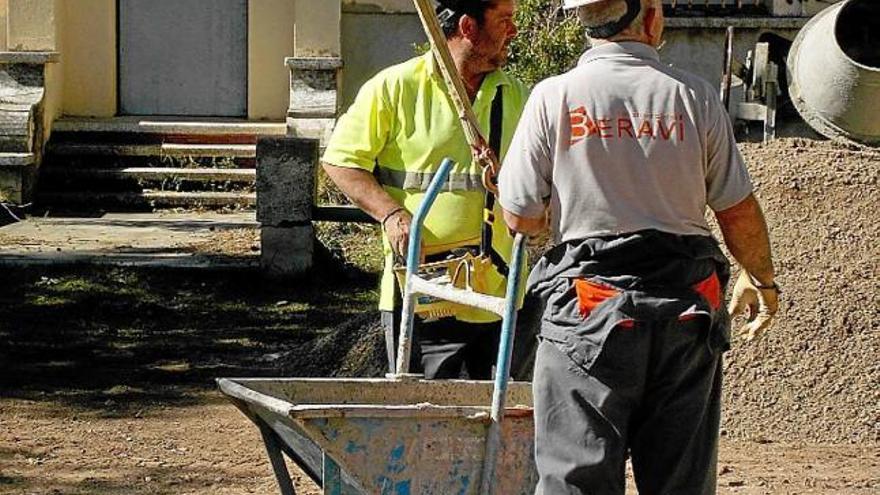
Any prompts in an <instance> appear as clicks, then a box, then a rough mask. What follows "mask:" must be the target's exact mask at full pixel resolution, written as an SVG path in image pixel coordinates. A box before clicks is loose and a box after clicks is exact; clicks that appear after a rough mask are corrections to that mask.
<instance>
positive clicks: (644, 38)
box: [499, 0, 778, 495]
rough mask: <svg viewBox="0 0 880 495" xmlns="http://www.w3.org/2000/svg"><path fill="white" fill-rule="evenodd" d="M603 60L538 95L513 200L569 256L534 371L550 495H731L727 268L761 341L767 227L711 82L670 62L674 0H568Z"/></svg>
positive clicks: (544, 311) (535, 282)
mask: <svg viewBox="0 0 880 495" xmlns="http://www.w3.org/2000/svg"><path fill="white" fill-rule="evenodd" d="M566 6H568V7H572V8H574V7H576V8H577V9H578V17H579V18H580V19H581V21H582V22H583V23H584V25H585V26H586V30H587V34H588V35H589V37H590V38H591V39H592V43H591V45H592V46H593V48H591V49H590V50H588V51H587V52H586V53H585V54H584V55H583V57H582V58H581V60H580V62H579V63H578V65H577V67H576V68H574V69H573V70H571V71H570V72H568V73H566V74H563V75H561V76H557V77H553V78H550V79H548V80H546V81H543V82H541V83H540V84H539V85H538V86H537V87H535V89H534V91H533V92H532V95H531V97H530V98H529V101H528V103H527V104H526V108H525V110H524V113H523V116H522V119H521V120H520V124H519V126H518V128H517V131H516V133H515V135H514V138H513V142H512V143H511V146H510V150H511V152H510V153H508V155H507V157H506V158H505V160H504V165H503V167H502V169H501V174H500V177H499V189H500V195H499V201H500V204H501V206H502V207H503V208H504V210H505V219H506V220H507V223H508V225H510V226H511V228H513V229H514V230H516V231H519V232H524V233H527V234H537V233H539V232H541V231H542V230H543V229H544V228H545V227H546V224H547V211H548V210H549V223H550V229H551V231H552V234H553V235H554V237H555V240H556V242H557V245H556V246H555V247H554V248H553V249H551V250H550V251H549V252H547V253H546V254H545V255H544V256H543V257H542V259H541V260H540V261H539V262H538V263H537V265H536V266H535V268H534V270H533V271H532V274H531V276H530V278H529V289H528V290H529V292H530V295H532V296H533V297H537V298H539V300H540V301H542V303H543V307H542V308H541V310H540V311H541V318H540V319H539V321H540V326H541V328H540V340H541V343H540V345H539V348H538V353H537V358H536V364H535V370H534V380H533V386H534V396H535V430H536V431H535V435H536V460H537V466H538V472H539V474H540V481H539V483H538V489H537V493H539V494H553V495H556V494H586V493H589V494H591V495H593V494H622V493H624V486H625V477H624V472H625V469H624V466H625V460H626V458H627V456H628V455H629V456H631V458H632V465H633V471H634V474H635V481H636V484H637V486H638V488H639V492H640V493H642V494H675V495H689V494H700V495H702V494H711V493H715V483H716V470H715V466H716V463H717V443H718V429H719V418H720V387H721V354H722V353H723V352H724V351H725V350H727V348H728V347H729V335H730V331H729V325H730V318H729V316H728V311H725V310H724V308H723V300H724V287H725V286H726V283H727V279H728V277H729V266H728V261H727V259H726V258H725V257H724V255H723V254H722V252H721V251H720V249H719V247H718V244H717V242H716V241H715V240H714V239H713V238H712V235H711V231H710V229H709V226H708V225H707V223H706V220H705V217H704V213H705V211H706V207H707V206H708V207H709V208H711V209H712V210H713V211H714V214H715V217H716V218H717V220H718V223H719V225H720V227H721V231H722V234H723V236H724V241H725V243H726V244H727V247H728V248H729V250H730V252H731V254H732V255H733V256H734V257H735V258H736V260H737V261H738V262H739V264H740V266H741V268H742V270H741V272H740V276H739V278H738V280H737V282H736V284H735V287H734V291H733V294H732V301H731V305H730V312H731V313H734V314H735V313H739V312H742V311H744V310H745V309H748V313H749V322H748V323H747V324H746V325H745V326H744V328H743V331H744V334H745V338H746V340H752V339H754V338H756V337H757V336H758V335H759V334H760V333H761V332H762V331H763V330H764V329H766V328H767V326H768V324H769V323H770V320H771V318H772V317H773V315H774V314H775V312H776V308H777V298H778V288H777V286H776V284H775V282H774V270H773V262H772V259H771V253H770V242H769V238H768V233H767V227H766V224H765V222H764V218H763V214H762V212H761V208H760V206H759V205H758V203H757V201H756V200H755V197H754V196H753V195H752V184H751V181H750V179H749V176H748V172H747V170H746V167H745V165H744V163H743V159H742V157H741V155H740V153H739V151H738V150H737V147H736V143H735V141H734V137H733V132H732V128H731V125H730V121H729V118H728V116H727V114H726V112H725V109H724V108H723V107H722V105H721V103H720V102H719V98H718V96H717V95H716V93H715V90H714V89H713V88H712V87H711V86H710V85H709V84H708V83H706V82H705V81H703V80H702V79H700V78H698V77H696V76H694V75H691V74H689V73H687V72H684V71H681V70H677V69H673V68H670V67H667V66H665V65H663V64H662V63H660V61H659V57H658V53H657V49H656V47H657V46H658V45H659V43H660V38H661V35H662V33H663V14H662V5H661V3H660V0H641V1H640V0H568V1H566Z"/></svg>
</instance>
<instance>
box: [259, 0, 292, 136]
mask: <svg viewBox="0 0 880 495" xmlns="http://www.w3.org/2000/svg"><path fill="white" fill-rule="evenodd" d="M294 15H295V3H294V0H251V1H250V2H248V118H249V119H251V120H284V118H285V116H286V115H287V107H288V100H289V89H288V88H289V82H288V81H289V72H288V70H287V67H286V66H285V65H284V59H285V57H291V56H293V47H294V44H293V37H294Z"/></svg>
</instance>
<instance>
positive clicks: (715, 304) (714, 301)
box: [692, 272, 721, 311]
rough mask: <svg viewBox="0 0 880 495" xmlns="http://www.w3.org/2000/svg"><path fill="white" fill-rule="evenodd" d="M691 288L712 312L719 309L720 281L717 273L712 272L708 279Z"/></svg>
mask: <svg viewBox="0 0 880 495" xmlns="http://www.w3.org/2000/svg"><path fill="white" fill-rule="evenodd" d="M692 288H693V289H694V290H695V291H697V293H698V294H700V295H701V296H703V298H704V299H706V302H707V303H709V307H711V308H712V310H713V311H714V310H717V309H718V308H720V307H721V280H719V279H718V274H717V273H714V272H713V273H712V275H710V276H709V278H706V279H705V280H703V281H702V282H699V283H697V284H696V285H694V286H693V287H692Z"/></svg>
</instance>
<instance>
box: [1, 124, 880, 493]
mask: <svg viewBox="0 0 880 495" xmlns="http://www.w3.org/2000/svg"><path fill="white" fill-rule="evenodd" d="M743 150H744V154H745V155H746V157H747V160H748V161H749V164H750V168H751V169H752V173H753V176H754V178H755V183H756V186H757V192H758V195H759V197H760V199H761V200H762V202H763V204H764V206H765V209H766V210H767V218H768V223H769V225H770V227H771V231H772V235H773V238H774V248H775V250H776V258H777V260H778V263H777V264H778V266H779V277H780V282H781V284H782V285H783V288H784V291H785V292H784V294H783V297H784V299H783V305H782V310H781V312H780V315H779V319H778V321H777V322H776V324H775V326H774V327H773V329H772V330H771V332H770V333H769V334H768V336H767V338H766V339H764V340H762V341H761V342H759V343H757V344H754V345H750V346H746V345H743V344H741V343H739V342H734V347H733V349H732V350H731V352H730V353H728V356H727V366H726V387H727V388H726V392H725V397H724V400H725V416H724V418H723V422H724V424H723V437H722V445H721V462H720V465H719V469H720V471H719V474H720V476H719V493H722V494H744V495H758V494H805V493H816V494H843V495H867V494H876V493H880V360H878V359H877V356H878V355H880V352H878V351H880V325H878V320H880V318H878V316H880V304H878V292H880V287H878V285H880V282H878V280H880V278H878V261H877V260H878V257H880V249H878V244H877V241H876V239H877V238H878V236H880V231H878V230H880V226H878V224H877V222H876V208H877V205H878V204H880V192H878V188H877V186H878V177H880V153H878V152H876V151H869V150H862V149H854V148H849V147H846V146H841V145H836V144H833V143H827V142H814V141H804V140H781V141H778V142H776V143H773V144H772V145H757V144H746V145H744V146H743ZM319 232H320V233H321V236H322V239H323V241H324V243H325V244H326V245H327V247H328V249H327V251H325V252H322V254H321V256H322V258H321V267H322V268H321V271H320V273H318V274H317V275H316V276H315V277H314V278H313V279H312V280H311V281H308V282H307V283H299V284H295V285H283V284H273V283H269V282H268V281H265V280H263V279H262V278H261V277H260V275H259V274H258V273H257V272H252V271H246V270H245V271H242V270H238V271H230V272H219V273H208V272H203V271H182V270H177V271H167V270H150V269H144V268H141V269H133V268H128V269H121V268H82V267H81V268H77V267H67V268H58V267H56V268H20V269H12V268H3V269H2V270H3V272H2V283H0V494H65V495H73V494H76V495H79V494H99V495H104V494H113V495H119V494H198V495H207V494H233V493H235V494H238V493H259V494H268V493H277V488H276V487H275V484H274V480H273V478H272V475H271V471H270V468H269V466H268V462H267V461H266V459H265V454H264V452H263V450H262V443H261V441H260V439H259V435H258V433H257V430H256V428H255V427H253V425H251V424H250V423H249V422H248V420H247V419H245V417H244V416H243V415H242V414H241V413H239V412H238V411H237V410H236V409H235V408H234V407H233V406H232V405H231V404H229V403H227V402H225V400H224V399H223V398H222V397H221V396H220V394H219V393H218V392H217V391H216V390H215V387H214V384H213V378H215V377H219V376H375V375H377V374H379V373H381V370H382V336H381V333H380V331H379V328H378V326H377V322H376V318H375V317H374V316H372V315H373V314H374V313H373V308H374V305H375V301H376V297H377V294H376V282H377V280H376V276H375V274H374V273H375V268H376V266H377V263H378V260H377V258H376V257H375V256H371V255H369V254H365V252H364V246H367V245H370V244H371V243H372V242H374V241H373V239H374V236H375V231H374V230H370V228H362V227H333V228H332V229H331V228H327V227H325V226H321V227H320V228H319ZM294 473H295V474H294V476H295V477H296V478H297V480H296V481H297V486H298V490H299V491H298V493H304V494H308V495H311V494H316V493H319V492H318V491H317V488H316V487H315V486H314V485H313V484H312V483H311V481H309V480H307V479H305V477H304V475H302V474H301V473H299V472H296V471H294Z"/></svg>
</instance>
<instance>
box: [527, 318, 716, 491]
mask: <svg viewBox="0 0 880 495" xmlns="http://www.w3.org/2000/svg"><path fill="white" fill-rule="evenodd" d="M708 333H709V329H708V321H707V319H706V318H694V319H685V320H683V321H682V320H680V319H679V318H672V319H666V320H654V321H637V322H635V323H634V325H632V326H628V327H624V326H617V327H615V328H614V329H613V330H612V331H611V332H610V333H609V334H608V336H607V338H606V339H605V341H604V344H603V345H602V346H601V351H600V353H599V355H598V358H597V359H596V360H595V361H593V362H592V364H591V365H590V367H589V369H585V368H584V365H583V364H582V363H583V362H584V361H583V360H578V359H577V356H571V355H570V354H569V353H567V352H565V351H566V350H570V348H569V349H566V348H565V347H564V346H563V347H560V345H559V343H557V342H553V341H552V340H546V339H544V340H542V341H541V343H540V345H539V347H538V352H537V357H536V362H535V376H534V382H533V388H534V398H535V404H534V406H535V447H536V462H537V466H538V473H539V475H540V481H539V483H538V488H537V490H536V492H535V493H536V494H540V495H563V494H564V495H569V494H571V495H575V494H576V495H585V494H590V495H622V494H623V493H624V491H625V462H626V458H627V455H630V456H631V457H632V465H633V471H634V475H635V482H636V485H637V486H638V489H639V493H640V494H641V495H712V494H714V493H715V483H716V463H717V452H718V428H719V422H720V402H721V397H720V392H721V352H720V350H719V349H713V347H712V345H710V341H709V339H708V335H707V334H708ZM578 363H581V364H578Z"/></svg>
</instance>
